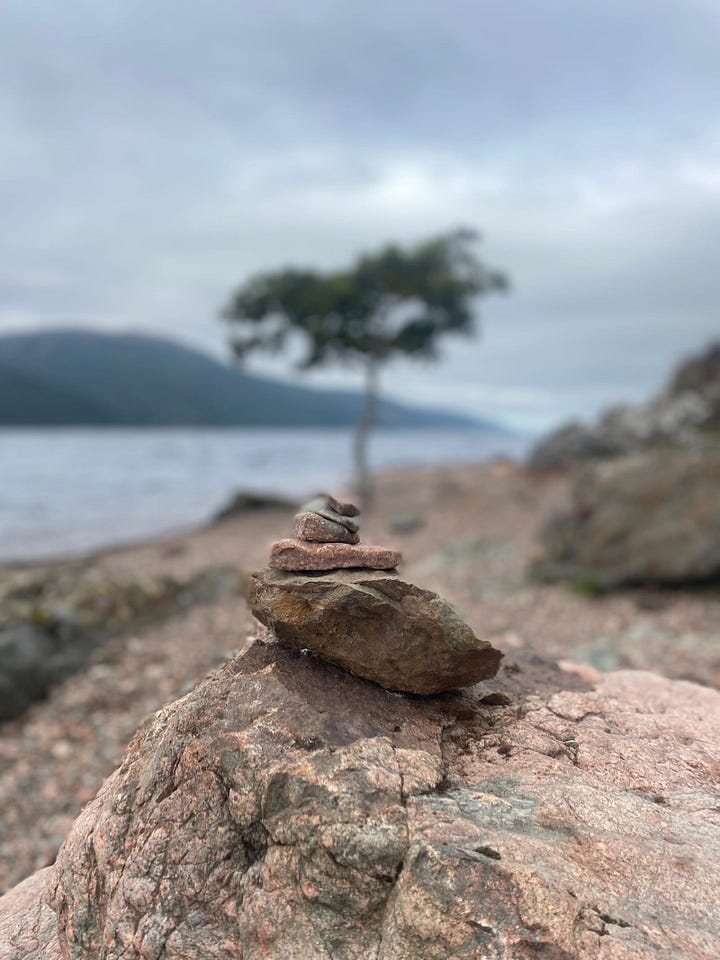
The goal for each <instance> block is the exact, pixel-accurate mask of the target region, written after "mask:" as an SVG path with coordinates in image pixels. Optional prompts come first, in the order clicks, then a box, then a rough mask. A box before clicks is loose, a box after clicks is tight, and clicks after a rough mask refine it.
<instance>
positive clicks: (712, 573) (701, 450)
mask: <svg viewBox="0 0 720 960" xmlns="http://www.w3.org/2000/svg"><path fill="white" fill-rule="evenodd" d="M541 539H542V543H543V547H544V554H543V556H542V557H541V558H540V559H539V560H538V561H537V562H536V563H535V565H534V567H533V570H534V572H535V573H536V574H537V575H538V576H540V577H541V578H543V579H569V580H574V581H579V582H586V583H591V584H594V585H597V586H598V587H600V588H609V587H615V586H619V585H621V584H648V583H658V584H681V583H687V582H695V581H705V580H711V579H718V578H720V444H706V445H703V446H702V447H698V448H697V449H695V450H688V451H682V452H681V451H676V450H657V451H648V452H645V453H639V454H636V455H635V456H632V457H625V458H623V459H622V460H617V461H610V462H608V463H602V464H597V465H596V466H594V467H593V468H591V469H589V470H587V471H586V472H585V473H583V474H582V475H581V476H580V477H579V478H578V479H577V481H576V483H575V487H574V490H573V497H572V503H571V506H570V508H569V509H568V510H567V511H565V512H563V513H560V514H558V515H557V516H555V517H553V518H552V519H551V520H550V521H549V523H548V524H547V525H546V527H545V529H544V530H543V532H542V536H541Z"/></svg>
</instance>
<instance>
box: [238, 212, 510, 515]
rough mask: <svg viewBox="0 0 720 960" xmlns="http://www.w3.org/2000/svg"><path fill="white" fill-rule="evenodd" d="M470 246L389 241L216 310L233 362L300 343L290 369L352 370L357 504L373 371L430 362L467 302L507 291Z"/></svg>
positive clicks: (467, 318) (286, 276) (364, 477)
mask: <svg viewBox="0 0 720 960" xmlns="http://www.w3.org/2000/svg"><path fill="white" fill-rule="evenodd" d="M478 241H479V236H478V234H477V233H476V232H475V231H473V230H467V229H459V230H454V231H452V232H450V233H447V234H443V235H441V236H437V237H432V238H430V239H429V240H425V241H423V242H422V243H419V244H417V245H415V246H411V247H403V246H399V245H396V244H390V245H388V246H386V247H384V248H383V249H381V250H380V251H378V252H377V253H374V254H369V255H365V256H361V257H359V258H358V259H357V260H356V261H355V262H354V263H353V264H352V265H351V266H350V267H348V268H347V269H345V270H334V271H324V272H320V271H315V270H299V269H287V270H280V271H276V272H270V273H261V274H258V275H257V276H254V277H251V278H250V279H249V280H247V281H246V282H245V283H244V284H243V285H242V286H241V287H240V288H239V289H238V290H237V291H236V292H235V293H234V294H233V295H232V297H231V299H230V301H229V303H228V305H227V306H226V307H225V309H224V311H223V313H222V316H223V318H224V319H226V320H228V321H229V322H230V323H231V324H232V326H233V328H234V329H233V332H232V334H231V341H230V342H231V346H232V349H233V351H234V353H235V355H236V357H238V358H239V359H240V360H242V359H243V358H244V357H246V356H247V355H248V354H250V353H252V352H254V351H269V352H273V353H276V352H279V351H281V350H282V349H283V348H284V347H285V346H286V345H287V343H288V340H293V341H294V340H297V339H300V340H301V342H302V348H303V353H302V356H301V358H300V360H299V362H298V364H297V365H298V368H299V369H302V370H307V369H309V368H311V367H318V366H321V365H324V364H329V363H333V362H341V363H350V364H355V365H358V366H360V367H362V369H363V370H364V375H365V399H364V403H363V407H362V412H361V415H360V418H359V420H358V422H357V426H356V429H355V436H354V441H353V450H354V460H355V473H356V483H357V488H358V493H359V495H360V499H361V501H362V502H363V503H365V504H367V503H368V502H369V500H370V498H371V494H372V488H371V484H370V478H369V472H368V464H367V441H368V435H369V432H370V430H371V428H372V425H373V422H374V420H375V411H376V407H377V398H378V387H379V372H380V368H381V367H382V366H383V365H384V364H386V363H388V361H390V360H392V359H393V358H395V357H414V358H418V359H437V356H438V341H439V340H440V338H441V337H442V336H444V335H445V334H448V333H461V334H466V335H467V334H471V333H472V332H473V331H474V327H475V313H474V309H473V308H474V299H475V298H476V297H479V296H483V295H485V294H488V293H494V292H498V291H503V290H505V289H506V288H507V280H506V278H505V276H504V275H503V274H502V273H500V272H499V271H497V270H492V269H490V268H489V267H487V266H486V265H485V264H484V263H483V262H482V261H481V260H480V259H479V257H478V256H477V253H476V249H475V246H476V244H477V242H478Z"/></svg>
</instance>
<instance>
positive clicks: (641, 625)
mask: <svg viewBox="0 0 720 960" xmlns="http://www.w3.org/2000/svg"><path fill="white" fill-rule="evenodd" d="M410 476H412V482H410ZM377 482H378V487H379V491H378V498H377V504H376V506H375V508H374V509H373V510H372V511H368V512H367V513H366V514H365V515H364V516H363V517H362V521H363V523H362V527H361V536H362V539H363V541H365V542H367V543H376V544H380V545H383V546H393V547H397V548H399V549H400V550H401V551H402V552H403V555H404V561H403V563H402V565H401V566H400V568H399V573H400V576H401V577H403V578H404V579H406V580H409V581H411V582H412V583H415V584H417V585H418V586H421V587H425V588H427V589H431V590H434V591H436V592H437V593H439V594H441V595H443V596H444V597H446V598H447V599H448V600H449V601H450V602H451V603H452V604H453V606H455V607H456V609H457V610H458V611H459V612H460V613H461V615H462V616H463V618H464V619H465V621H466V622H467V623H468V624H469V626H470V627H471V628H472V629H473V630H474V632H475V633H476V634H477V635H478V636H483V637H486V638H487V639H489V640H490V641H491V642H492V644H493V646H496V647H497V648H499V649H500V650H502V651H504V652H506V653H512V652H514V651H518V650H520V651H522V650H527V651H530V653H531V654H537V655H539V656H541V657H545V658H549V659H551V660H555V661H556V662H560V663H564V664H567V662H568V661H570V662H572V663H574V664H581V665H582V666H581V667H579V668H577V669H581V670H584V671H595V672H597V671H600V672H607V671H612V670H617V669H641V670H650V671H652V672H654V673H661V674H664V675H665V676H670V677H673V678H679V679H684V680H692V681H695V682H698V683H702V684H705V685H706V686H716V687H720V659H719V658H718V644H717V638H718V636H720V591H719V590H717V589H715V590H714V591H706V592H697V591H689V590H677V591H674V592H673V594H672V595H668V593H667V592H663V591H660V590H635V591H617V592H616V593H613V594H610V595H607V596H604V597H600V598H593V597H589V596H587V595H586V594H582V593H580V592H578V591H577V590H573V588H572V586H571V585H568V584H541V583H537V582H534V581H533V580H531V579H530V578H529V576H528V572H527V570H528V564H529V562H530V559H531V558H532V556H533V555H534V553H535V552H536V550H537V530H538V528H539V527H540V526H541V524H542V523H543V522H544V520H545V518H546V517H547V516H548V514H549V513H551V512H553V511H554V510H556V509H557V508H558V507H559V506H561V505H562V504H563V503H564V502H565V499H566V497H567V490H568V483H569V475H568V474H560V473H557V472H555V473H551V474H542V475H540V474H537V473H535V472H531V471H529V470H528V469H526V468H525V467H522V466H519V465H517V464H512V463H509V462H507V461H494V462H492V463H486V464H482V465H478V464H466V465H463V466H452V467H449V466H430V467H427V466H426V467H412V468H407V467H406V468H401V469H396V470H392V471H381V472H380V473H379V475H378V477H377ZM337 493H338V494H339V493H341V491H339V490H338V491H337ZM410 514H412V515H413V516H414V518H415V521H416V522H415V524H414V526H413V528H412V530H408V529H406V530H405V532H402V533H401V532H398V530H397V529H393V527H394V525H395V522H396V520H397V518H398V517H399V516H404V517H405V518H407V516H408V515H410ZM290 521H291V514H290V513H289V512H282V511H271V510H268V511H256V512H254V513H246V514H241V515H239V516H237V517H233V518H231V519H228V520H226V521H224V522H223V523H219V524H215V525H212V526H207V525H206V526H205V527H203V528H201V529H197V530H194V531H192V532H190V533H188V534H183V535H179V536H175V537H172V538H167V537H166V538H164V539H162V540H153V541H151V542H145V543H143V544H141V545H133V546H128V547H124V548H121V549H111V550H106V551H104V552H99V553H96V554H94V555H93V562H92V563H91V565H90V568H89V574H90V576H89V578H88V580H87V583H88V586H89V588H90V590H91V591H92V590H93V589H94V588H95V587H96V586H97V584H98V583H100V584H107V583H109V584H110V586H111V587H112V586H113V585H118V586H119V588H120V589H121V590H122V588H123V587H124V586H127V585H130V587H132V586H133V585H134V584H139V585H141V586H142V585H144V584H145V585H146V584H147V583H148V582H149V581H152V579H153V578H157V577H161V578H162V577H173V578H176V579H177V580H179V581H183V580H187V579H188V578H190V577H192V576H193V575H197V574H199V573H202V571H208V570H211V569H212V568H214V567H221V566H230V567H232V569H233V570H234V571H237V574H238V579H237V583H238V586H240V585H241V583H242V580H243V577H244V575H245V574H247V573H249V572H251V571H252V570H255V569H261V568H262V567H264V566H265V565H266V563H267V559H268V553H269V548H270V544H271V543H272V541H273V540H276V539H280V538H281V537H284V536H286V535H287V531H288V527H289V524H290ZM69 562H71V563H77V562H78V561H77V560H72V561H67V560H65V561H59V562H58V563H56V564H55V570H57V571H58V572H59V573H62V570H63V564H67V563H69ZM46 566H47V565H46ZM39 567H40V569H41V570H42V564H41V565H39ZM35 569H38V568H37V567H36V568H35ZM4 570H5V572H6V573H7V572H8V570H9V568H7V567H5V568H4ZM15 570H16V572H17V573H18V580H19V581H22V579H23V573H22V571H19V570H18V568H17V567H16V568H15ZM25 570H26V571H27V570H28V568H27V567H26V568H25ZM49 572H50V571H49ZM27 575H28V577H31V574H27ZM7 579H8V580H10V579H11V578H10V577H7ZM20 586H21V587H22V584H20ZM67 600H68V595H67V593H63V601H64V602H67ZM96 609H99V615H100V617H105V616H106V613H105V610H106V608H105V607H104V606H102V605H101V606H100V607H99V608H96ZM110 611H111V612H112V607H111V608H110ZM256 629H257V624H256V623H255V622H254V621H253V619H252V617H251V614H250V611H249V609H248V607H247V604H246V602H245V599H244V597H243V596H242V592H241V591H238V590H236V591H235V592H234V593H233V594H231V595H225V596H220V597H217V598H209V599H207V600H201V601H199V602H194V603H193V604H192V605H190V606H175V607H171V608H170V610H169V613H168V615H167V616H166V617H165V618H164V619H162V620H161V621H155V622H151V623H150V622H140V621H135V622H132V623H130V626H129V629H127V630H126V631H124V632H123V633H122V634H118V635H113V636H110V637H108V639H107V640H106V641H105V642H104V644H102V645H101V646H100V647H99V648H98V649H97V650H96V651H95V653H94V655H93V657H92V659H91V661H90V662H89V664H88V665H87V667H86V668H84V669H82V670H81V671H79V672H77V673H75V674H73V675H72V676H70V677H69V678H68V679H67V680H65V681H63V682H62V683H60V684H59V685H58V686H57V687H55V688H54V689H52V690H51V691H50V694H49V696H48V697H47V699H46V700H44V701H40V702H36V703H35V704H34V705H33V706H31V707H30V709H29V710H28V711H27V712H26V713H25V714H23V715H22V716H20V717H18V718H17V719H15V720H11V721H8V722H6V723H4V724H3V725H2V736H0V823H2V824H3V826H4V829H5V835H4V836H3V837H2V856H1V857H0V891H2V889H6V888H8V887H10V886H12V885H13V884H14V883H15V882H17V881H18V880H20V879H21V878H22V877H23V876H26V875H28V874H29V873H32V872H33V870H35V869H38V868H39V867H42V866H45V865H46V864H47V863H50V862H52V860H53V858H54V856H55V854H56V852H57V848H58V846H59V843H60V842H61V841H62V839H63V838H64V836H65V835H66V834H67V831H68V829H69V827H70V825H71V823H72V822H73V821H74V820H75V818H76V816H77V815H78V813H79V811H80V809H81V808H82V806H83V805H84V804H85V803H87V801H88V800H90V799H91V798H92V797H93V796H94V795H95V793H96V792H97V790H98V788H99V787H100V785H101V783H102V781H103V780H104V778H105V777H106V776H108V775H109V774H110V773H111V772H112V771H113V769H115V767H116V766H117V764H118V763H119V761H120V760H121V758H122V756H123V754H124V752H125V750H126V745H127V743H128V741H129V739H130V738H131V737H132V736H133V734H134V733H135V731H136V730H137V728H138V727H140V726H141V725H142V724H143V723H144V722H145V721H146V720H147V718H148V717H150V716H152V715H153V714H154V713H155V711H157V710H158V709H161V708H162V707H163V706H166V705H167V704H169V703H171V702H173V701H174V700H176V699H178V698H179V697H181V696H183V695H184V694H185V693H187V692H188V691H189V690H191V689H192V688H193V686H194V685H195V684H196V683H197V682H198V681H199V680H200V679H201V678H202V677H204V676H205V675H207V674H208V673H209V672H212V671H214V670H216V669H217V668H218V667H219V666H221V665H222V664H224V663H225V662H227V660H228V659H229V658H233V657H235V656H237V655H238V654H241V653H243V652H244V650H245V649H247V646H248V644H249V642H250V639H251V638H252V636H253V634H254V631H255V630H256Z"/></svg>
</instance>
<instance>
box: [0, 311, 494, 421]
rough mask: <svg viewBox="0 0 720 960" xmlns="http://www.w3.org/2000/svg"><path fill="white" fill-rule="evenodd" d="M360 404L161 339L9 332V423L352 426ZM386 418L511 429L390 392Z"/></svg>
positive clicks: (4, 413) (4, 374)
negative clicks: (420, 404) (408, 403)
mask: <svg viewBox="0 0 720 960" xmlns="http://www.w3.org/2000/svg"><path fill="white" fill-rule="evenodd" d="M361 404H362V396H361V394H360V393H358V392H354V391H345V390H321V389H318V388H315V387H304V386H297V385H294V384H288V383H283V382H282V381H278V380H272V379H268V378H264V377H259V376H257V375H255V374H250V373H247V372H245V371H243V370H241V369H239V368H237V367H232V366H228V365H225V364H223V363H221V362H220V361H217V360H215V359H214V358H213V357H211V356H208V355H206V354H204V353H202V352H200V351H197V350H194V349H193V348H191V347H187V346H185V345H183V344H180V343H177V342H175V341H172V340H164V339H162V338H159V337H155V336H148V335H144V334H134V333H125V334H118V333H99V332H94V331H87V330H81V329H73V328H67V329H64V330H51V331H34V332H31V333H19V334H6V335H5V336H1V337H0V425H1V426H18V427H19V426H28V427H30V426H53V427H55V426H57V427H60V426H68V427H69V426H103V427H104V426H107V427H120V426H126V427H127V426H137V427H141V426H156V427H172V426H178V427H180V426H184V427H193V426H197V427H213V426H214V427H223V426H246V427H292V426H300V425H304V426H310V427H344V426H350V425H352V424H354V422H355V421H356V419H357V417H358V415H359V412H360V408H361ZM377 425H378V426H380V427H398V428H400V427H402V428H406V429H418V428H423V427H425V428H429V427H456V428H465V429H480V430H485V431H488V432H495V433H498V434H502V433H507V431H506V430H505V429H504V428H503V427H502V426H501V425H498V424H496V423H493V422H491V421H484V420H479V419H474V418H472V417H469V416H463V415H462V414H453V413H445V412H444V411H438V410H433V409H426V408H417V407H412V406H406V405H404V404H402V403H399V402H396V401H393V400H385V399H383V400H381V401H380V403H379V408H378V421H377Z"/></svg>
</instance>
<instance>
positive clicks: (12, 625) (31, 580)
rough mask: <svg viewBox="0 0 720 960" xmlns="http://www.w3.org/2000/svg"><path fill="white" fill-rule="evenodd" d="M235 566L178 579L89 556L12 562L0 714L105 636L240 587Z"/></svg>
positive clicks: (1, 623)
mask: <svg viewBox="0 0 720 960" xmlns="http://www.w3.org/2000/svg"><path fill="white" fill-rule="evenodd" d="M239 588H240V582H239V577H238V573H237V570H235V569H234V568H232V567H227V566H212V567H207V568H205V569H203V570H200V571H198V572H197V573H195V574H193V575H192V576H190V577H188V578H187V579H185V580H178V579H176V578H174V577H169V576H162V577H158V576H132V575H127V574H124V575H110V574H109V573H108V572H107V571H103V570H102V569H98V568H97V567H96V566H94V565H93V564H92V563H91V562H89V561H85V560H82V561H71V562H66V563H56V564H47V565H43V566H38V567H29V568H22V567H21V568H19V569H16V570H14V571H13V570H10V571H8V572H6V573H5V575H4V576H3V578H2V583H1V584H0V721H2V720H7V719H10V718H12V717H16V716H19V715H20V714H22V713H23V712H24V711H25V710H26V709H27V708H28V707H29V706H30V704H31V703H33V702H34V701H36V700H39V699H42V698H43V697H44V696H45V695H46V693H47V692H48V690H49V688H50V687H52V686H54V685H55V684H57V683H60V682H62V681H63V680H65V679H66V678H67V677H68V676H70V675H71V674H72V673H74V672H75V671H76V670H79V669H82V668H83V667H84V666H85V665H86V664H87V662H88V660H89V659H90V657H91V655H92V653H93V651H94V650H95V649H96V647H98V646H100V645H101V644H102V643H103V642H104V641H105V640H106V638H107V637H109V636H112V635H114V634H120V633H123V632H127V631H128V630H130V629H135V628H137V627H138V625H143V624H147V623H151V622H154V621H158V620H162V619H165V618H166V617H169V616H172V615H173V614H176V613H178V612H179V611H182V610H187V609H188V608H189V607H191V606H194V605H195V604H200V603H209V602H211V601H212V600H215V599H217V598H219V597H223V596H230V595H232V594H233V593H237V592H239Z"/></svg>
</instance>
